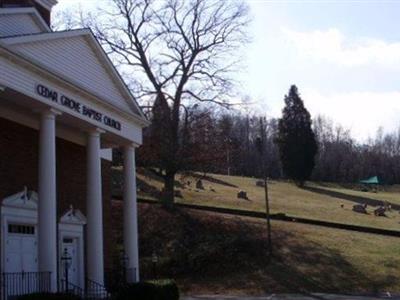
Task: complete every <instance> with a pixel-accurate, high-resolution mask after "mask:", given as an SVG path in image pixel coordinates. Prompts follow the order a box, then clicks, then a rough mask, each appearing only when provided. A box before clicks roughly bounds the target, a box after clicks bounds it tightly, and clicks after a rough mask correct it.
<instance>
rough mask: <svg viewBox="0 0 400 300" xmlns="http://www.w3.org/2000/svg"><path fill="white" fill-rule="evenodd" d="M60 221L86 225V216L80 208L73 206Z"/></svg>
mask: <svg viewBox="0 0 400 300" xmlns="http://www.w3.org/2000/svg"><path fill="white" fill-rule="evenodd" d="M60 223H63V224H75V225H85V224H86V218H85V216H84V215H83V214H82V212H81V211H80V210H79V209H74V208H73V207H72V206H71V207H70V209H69V210H68V211H67V212H66V213H65V214H64V215H63V216H62V217H61V219H60Z"/></svg>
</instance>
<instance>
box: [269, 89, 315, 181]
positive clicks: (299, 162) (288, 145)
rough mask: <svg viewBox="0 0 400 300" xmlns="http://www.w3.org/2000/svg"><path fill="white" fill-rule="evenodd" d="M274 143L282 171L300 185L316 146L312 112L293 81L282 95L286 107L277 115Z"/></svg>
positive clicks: (309, 172)
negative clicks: (284, 94)
mask: <svg viewBox="0 0 400 300" xmlns="http://www.w3.org/2000/svg"><path fill="white" fill-rule="evenodd" d="M276 143H277V144H278V147H279V154H280V159H281V163H282V168H283V172H284V173H285V175H286V176H287V177H288V178H290V179H292V180H293V181H295V182H296V184H297V185H299V186H303V185H304V182H305V181H306V180H308V179H309V178H310V176H311V173H312V171H313V169H314V165H315V162H314V157H315V155H316V154H317V151H318V146H317V142H316V139H315V135H314V132H313V130H312V128H311V116H310V113H309V112H308V111H307V109H306V108H305V107H304V103H303V100H302V99H301V98H300V95H299V92H298V90H297V87H296V86H295V85H292V86H291V87H290V89H289V94H288V95H286V96H285V108H284V109H283V111H282V118H281V119H279V125H278V134H277V138H276Z"/></svg>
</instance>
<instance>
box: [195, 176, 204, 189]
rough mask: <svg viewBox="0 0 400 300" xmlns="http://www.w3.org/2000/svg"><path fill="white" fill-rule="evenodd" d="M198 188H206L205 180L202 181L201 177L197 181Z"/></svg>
mask: <svg viewBox="0 0 400 300" xmlns="http://www.w3.org/2000/svg"><path fill="white" fill-rule="evenodd" d="M196 189H199V190H204V185H203V181H201V179H199V180H197V181H196Z"/></svg>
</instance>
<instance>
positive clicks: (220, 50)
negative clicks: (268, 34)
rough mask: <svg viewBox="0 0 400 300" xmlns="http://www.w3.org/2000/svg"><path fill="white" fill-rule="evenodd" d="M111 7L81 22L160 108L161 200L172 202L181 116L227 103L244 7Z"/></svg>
mask: <svg viewBox="0 0 400 300" xmlns="http://www.w3.org/2000/svg"><path fill="white" fill-rule="evenodd" d="M111 7H112V11H110V10H108V11H104V12H103V13H102V15H101V16H96V18H93V16H92V18H91V19H90V18H89V22H87V24H86V25H90V27H91V28H92V29H93V31H94V33H95V35H96V37H97V38H98V40H99V41H100V42H101V43H102V44H103V46H104V48H105V49H106V51H107V52H108V53H109V54H110V55H111V57H112V58H113V60H114V61H116V62H117V63H118V64H119V68H120V70H121V71H122V72H123V73H125V74H127V76H128V77H129V80H130V82H129V85H130V87H131V89H132V91H133V93H134V96H135V97H136V98H137V99H138V100H139V102H141V103H144V101H147V102H148V101H149V99H155V98H157V101H158V102H159V104H160V103H161V105H160V106H161V107H163V108H164V109H165V110H166V111H165V115H167V116H168V117H167V118H165V119H164V120H163V121H164V122H165V124H164V128H165V130H164V131H163V135H164V136H165V138H164V139H163V140H162V142H163V145H160V147H163V149H164V151H163V157H161V161H162V164H163V168H164V170H165V188H164V191H165V195H164V198H165V199H166V201H167V202H173V200H174V199H173V195H174V193H173V190H174V178H175V174H176V173H177V171H179V169H180V155H179V153H180V150H181V141H180V139H179V130H180V126H181V123H180V122H181V120H182V119H181V113H182V112H183V111H184V106H192V105H195V103H199V102H212V103H217V104H219V105H223V106H229V105H230V104H231V103H229V99H231V97H232V91H233V89H232V88H233V86H234V81H233V79H232V78H231V74H232V71H237V69H236V67H237V66H238V61H239V60H240V59H239V57H238V55H237V53H238V49H240V48H241V47H242V46H243V44H244V43H245V42H247V41H248V39H247V37H246V33H245V28H246V25H247V23H248V17H247V11H248V10H247V6H246V5H245V4H244V3H243V2H241V1H239V0H238V1H235V0H232V1H220V0H188V1H183V0H166V1H152V0H141V1H140V0H113V1H112V6H111ZM87 20H88V19H87ZM235 57H236V59H234V58H235ZM127 76H125V78H128V77H127Z"/></svg>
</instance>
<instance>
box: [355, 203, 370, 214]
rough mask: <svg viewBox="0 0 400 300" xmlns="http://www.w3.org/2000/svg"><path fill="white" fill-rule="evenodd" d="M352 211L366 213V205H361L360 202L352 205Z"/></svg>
mask: <svg viewBox="0 0 400 300" xmlns="http://www.w3.org/2000/svg"><path fill="white" fill-rule="evenodd" d="M353 211H355V212H358V213H362V214H366V213H367V205H366V204H364V205H361V204H356V205H353Z"/></svg>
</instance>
